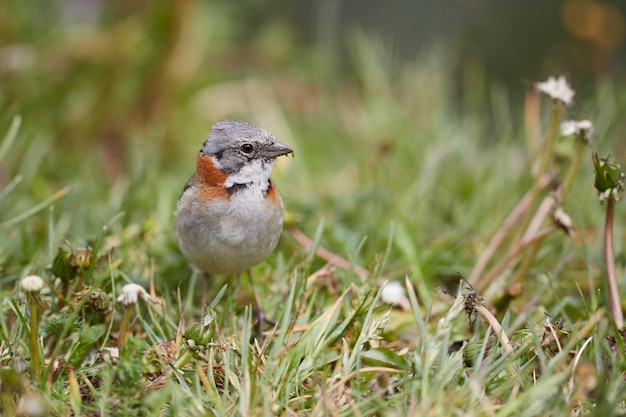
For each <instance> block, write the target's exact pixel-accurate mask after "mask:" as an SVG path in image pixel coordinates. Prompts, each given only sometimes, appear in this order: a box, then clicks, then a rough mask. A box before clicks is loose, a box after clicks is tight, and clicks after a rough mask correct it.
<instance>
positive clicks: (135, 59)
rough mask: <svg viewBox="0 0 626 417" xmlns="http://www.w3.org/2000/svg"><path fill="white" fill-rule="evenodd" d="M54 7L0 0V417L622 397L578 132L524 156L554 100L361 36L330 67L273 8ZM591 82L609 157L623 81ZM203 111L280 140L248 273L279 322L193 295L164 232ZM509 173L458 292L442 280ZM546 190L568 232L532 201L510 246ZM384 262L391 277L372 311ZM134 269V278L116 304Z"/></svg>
mask: <svg viewBox="0 0 626 417" xmlns="http://www.w3.org/2000/svg"><path fill="white" fill-rule="evenodd" d="M57 3H58V2H52V1H50V2H46V1H44V2H42V4H41V7H43V8H44V9H46V10H48V11H50V13H49V15H48V16H43V15H42V13H40V12H38V13H35V14H34V15H33V16H36V17H33V18H32V19H31V18H30V17H31V13H32V12H33V9H32V7H33V6H32V5H30V4H29V2H22V1H17V0H15V1H13V0H11V1H9V8H10V10H11V16H12V19H11V21H10V22H9V23H10V25H9V26H7V28H6V29H5V34H6V35H7V38H6V39H7V42H8V43H9V45H8V46H6V47H3V49H1V50H0V51H1V52H2V56H3V57H7V56H8V57H10V58H11V59H12V61H10V62H13V63H14V64H13V66H12V67H11V66H7V65H4V64H0V72H2V73H0V80H1V81H0V83H2V89H0V90H1V91H2V93H0V129H1V130H2V131H5V132H7V133H6V134H5V135H4V138H3V139H2V142H0V291H1V293H2V297H0V413H1V414H3V415H27V413H25V411H24V410H27V408H25V407H26V405H28V404H31V403H32V404H39V405H41V406H42V408H43V409H45V410H46V411H49V412H50V413H53V414H54V415H70V414H72V413H73V414H74V415H120V416H124V415H145V416H156V415H159V416H160V415H172V416H177V415H193V416H195V415H199V416H232V415H267V416H269V415H312V416H319V415H338V416H343V415H358V414H360V415H389V416H405V415H410V416H421V415H476V416H482V415H498V416H506V415H520V416H524V415H527V416H533V415H566V414H575V413H591V414H594V413H599V414H598V415H620V414H624V405H623V400H624V393H623V388H622V387H623V372H624V371H625V370H626V360H625V359H624V354H623V348H624V342H623V339H622V336H623V335H622V334H621V333H620V332H619V329H617V331H616V329H613V328H612V326H611V325H610V324H611V321H610V317H608V313H607V310H606V309H605V308H604V307H603V306H604V304H605V300H604V298H605V294H604V288H603V286H602V285H601V284H600V282H601V281H600V273H599V272H598V271H599V270H601V269H602V268H601V265H602V257H601V251H602V245H601V239H600V238H599V237H598V236H600V235H601V230H600V229H599V225H600V224H601V221H600V220H599V219H601V218H602V213H603V212H602V210H601V208H600V207H598V204H597V203H596V202H595V197H594V190H593V183H594V180H593V179H594V176H593V165H592V164H591V163H590V161H591V159H590V158H586V157H582V158H580V161H581V165H580V167H578V166H577V165H576V166H575V167H576V168H577V169H569V170H568V168H570V167H571V166H572V165H573V164H571V161H572V160H573V159H574V158H576V157H577V156H580V155H579V154H576V153H577V152H583V153H584V155H587V154H588V153H589V149H587V148H584V147H583V146H582V145H581V146H580V148H576V144H572V143H571V142H567V141H562V142H559V138H558V137H556V136H555V137H553V138H552V140H554V141H555V142H556V143H555V144H554V145H555V151H554V152H551V151H550V152H548V151H545V148H544V147H542V144H543V143H545V140H544V139H545V136H546V132H547V131H551V132H553V133H554V132H556V131H557V130H556V127H555V126H558V124H557V123H558V122H559V121H562V120H563V119H564V118H565V116H568V117H569V116H578V114H572V113H575V112H576V110H571V109H570V110H564V109H563V108H555V107H552V106H553V103H551V102H548V101H547V100H546V101H544V102H540V101H539V100H538V97H537V96H533V95H532V94H533V93H532V92H529V98H527V102H526V103H523V98H522V97H507V92H506V91H504V90H503V89H502V88H501V87H500V86H498V85H491V84H488V83H487V82H486V81H485V77H484V74H482V73H481V72H480V70H479V69H477V68H476V67H472V66H470V67H468V68H467V70H464V71H461V72H462V73H461V74H459V73H458V71H457V72H455V71H454V68H456V67H457V66H456V65H455V64H456V61H455V57H454V56H453V54H452V53H451V52H449V51H443V50H434V51H431V52H428V53H425V54H424V55H422V56H420V57H419V58H418V59H417V60H416V61H415V62H413V63H409V64H403V65H400V64H398V63H397V62H396V61H394V59H393V56H392V54H391V53H390V50H389V48H387V47H385V45H384V44H383V43H382V42H381V41H380V40H379V39H377V38H376V37H373V36H371V35H365V34H364V33H361V32H357V33H355V34H354V35H352V36H351V37H350V38H349V39H348V42H347V48H348V51H349V59H348V62H347V64H348V65H346V70H345V72H344V73H343V74H342V75H341V76H337V77H336V79H335V83H334V84H333V85H328V84H327V79H326V78H320V76H319V75H320V74H325V73H326V71H328V69H329V68H330V64H329V63H327V62H326V63H324V62H317V61H318V60H319V57H323V56H325V54H326V51H318V50H315V48H312V47H304V46H301V45H299V44H297V43H296V40H295V39H294V38H293V37H292V29H291V28H290V27H289V25H288V23H286V22H282V21H268V22H265V23H264V24H263V25H259V27H258V28H256V29H255V30H257V31H258V33H256V32H255V35H257V36H252V37H250V34H249V32H250V31H252V28H250V27H247V26H245V25H244V24H242V23H241V21H239V20H238V19H237V11H238V10H239V9H238V8H237V7H235V6H233V5H231V4H230V3H229V2H196V1H188V2H147V3H145V4H133V5H130V4H128V5H127V4H126V3H124V2H114V3H112V4H110V5H109V4H107V5H106V6H103V7H105V9H104V10H103V11H102V13H101V14H97V18H92V20H89V18H87V17H86V18H85V19H87V20H86V21H84V22H83V23H82V24H77V23H72V21H70V22H64V21H63V19H64V17H63V16H62V15H61V13H60V12H58V9H57V6H56V4H57ZM65 18H67V16H66V17H65ZM6 48H9V49H6ZM7 62H8V61H7ZM15 63H17V64H15ZM29 63H30V64H29ZM18 64H19V65H18ZM15 65H17V66H15ZM459 75H460V76H459ZM338 80H340V81H341V82H338ZM597 91H598V94H597V96H593V97H589V98H588V99H584V102H581V106H580V108H582V109H585V112H586V114H585V115H584V116H585V118H589V119H592V120H594V122H595V123H596V131H597V132H598V139H599V140H598V141H597V145H595V146H596V147H597V148H598V149H601V150H602V152H601V153H603V154H606V153H608V152H611V153H613V154H614V155H615V159H616V160H618V161H619V160H624V156H625V155H624V151H625V149H624V147H623V145H621V143H620V142H619V141H618V140H616V139H613V138H618V137H619V134H620V132H621V131H623V129H624V121H623V120H622V119H621V118H620V117H621V116H620V115H621V114H623V112H624V110H625V109H624V106H625V104H626V100H624V97H626V86H623V85H620V84H619V83H618V82H615V83H599V85H598V86H597ZM459 92H461V97H459V96H458V94H459ZM522 104H525V107H524V106H522ZM522 107H524V108H525V110H524V111H522V110H520V109H521V108H522ZM566 111H569V113H567V114H566V113H565V112H566ZM579 111H581V110H579ZM226 117H230V118H242V119H246V120H250V121H253V122H256V123H258V124H260V125H261V126H263V127H264V128H267V129H268V130H270V131H272V132H273V133H275V134H276V136H277V137H279V139H280V140H281V142H283V143H286V144H289V145H290V146H293V147H294V148H295V149H296V157H295V158H294V159H286V158H285V159H284V160H281V161H279V163H278V165H277V167H276V169H275V172H274V177H273V178H274V179H275V181H276V183H277V184H278V187H279V189H280V191H281V195H282V197H283V200H284V203H285V206H286V208H287V210H288V216H287V218H288V224H287V225H286V227H285V233H284V236H283V238H282V241H281V244H280V246H279V247H278V248H277V250H276V252H275V254H274V255H273V256H272V257H270V259H269V260H268V261H266V262H264V263H262V264H261V265H259V266H257V267H256V268H255V269H254V271H253V274H254V276H255V278H256V282H257V283H258V286H259V288H258V289H259V292H260V294H261V295H262V303H263V306H264V308H265V311H266V313H267V314H268V315H269V316H270V317H271V318H272V319H274V320H276V321H277V326H276V327H275V328H271V326H270V327H268V328H267V330H266V331H265V333H264V334H263V339H262V341H260V338H259V337H255V336H259V335H258V334H256V333H255V332H256V330H257V326H256V325H254V324H253V318H252V313H251V309H250V307H249V306H250V305H251V304H252V303H253V302H252V298H251V296H250V295H249V294H250V291H249V288H247V286H246V281H245V280H239V279H238V278H237V277H215V279H213V280H212V281H210V282H209V283H208V285H207V288H203V283H202V282H201V281H202V279H201V277H200V276H199V275H198V274H197V273H195V272H193V271H192V270H191V269H190V268H189V267H188V265H187V263H186V261H185V260H184V259H183V257H182V255H181V254H180V251H179V250H178V247H177V243H176V238H175V236H174V232H173V226H172V225H173V212H174V210H175V207H176V199H177V197H178V195H179V193H180V191H181V189H182V186H183V185H184V183H185V181H186V180H187V178H188V177H189V175H190V174H191V173H192V172H193V169H194V160H195V154H196V152H197V150H198V148H199V146H200V144H201V143H202V141H203V139H204V137H205V135H206V133H207V131H208V129H209V127H210V125H211V123H212V122H214V121H215V120H217V119H221V118H226ZM554 134H556V133H554ZM540 161H541V166H540V168H541V169H540V171H545V172H548V173H554V178H555V181H554V182H557V181H556V180H561V181H562V180H563V177H565V176H566V173H567V178H568V180H567V181H568V188H569V190H568V191H569V192H568V193H567V198H565V195H564V193H561V194H560V197H562V201H561V200H559V199H558V198H552V196H558V195H559V194H558V193H559V191H558V189H553V190H550V189H546V188H545V187H542V186H539V185H537V184H538V182H537V178H536V175H535V174H536V172H537V165H538V162H540ZM594 161H595V162H596V167H598V166H600V168H601V169H606V168H602V166H604V167H607V166H610V165H608V164H604V165H601V164H600V162H599V161H598V160H597V159H596V160H594ZM544 164H545V165H544ZM570 173H571V177H570ZM574 174H576V175H575V176H574ZM609 176H610V175H609ZM606 177H607V175H605V176H604V177H602V178H606ZM570 179H571V187H570V186H569V181H570ZM596 182H597V181H596ZM529 191H530V192H532V193H533V199H532V204H529V207H530V208H529V209H527V210H526V211H525V212H524V214H525V216H521V217H519V218H518V220H517V221H516V222H512V223H513V225H512V226H511V230H510V232H509V233H508V234H506V236H505V238H504V239H503V240H502V241H501V243H500V244H499V245H498V246H497V247H496V248H495V251H494V254H493V256H492V258H491V259H490V260H489V262H487V264H486V266H485V268H486V269H484V270H483V273H481V274H478V278H477V279H476V280H473V279H472V280H471V285H473V286H475V287H476V288H474V287H471V285H468V283H461V288H460V290H459V291H457V290H456V289H457V287H458V285H459V282H460V281H461V279H460V276H459V274H461V275H463V276H466V277H468V279H469V277H470V276H471V275H470V274H471V272H472V267H473V266H475V265H476V264H477V262H478V259H479V258H480V257H481V255H482V254H484V253H485V250H486V248H488V247H489V242H490V239H491V237H492V236H493V235H494V234H496V233H497V232H498V231H500V230H502V228H504V224H505V219H506V218H507V215H508V214H509V213H510V212H511V210H512V209H513V208H514V207H515V206H516V204H517V203H518V202H519V201H520V200H521V199H522V197H523V196H524V195H525V194H526V193H527V192H529ZM551 191H552V192H553V193H552V194H551V193H550V192H551ZM557 200H558V206H559V208H561V209H563V210H565V211H567V212H568V213H569V214H570V215H571V219H573V224H574V229H575V230H576V236H575V237H574V238H569V237H568V236H566V235H565V234H560V232H559V231H558V228H557V227H555V226H553V222H552V220H551V218H550V214H551V213H552V211H548V212H546V214H545V215H544V217H539V220H540V221H539V222H538V223H540V224H539V226H540V227H538V228H537V229H536V230H534V232H535V233H530V234H529V238H528V239H527V237H528V236H526V233H527V231H528V230H529V229H532V225H533V223H534V222H533V219H535V218H536V217H535V216H539V215H538V214H537V213H538V212H540V211H539V208H540V207H541V206H542V204H548V203H549V202H554V201H557ZM545 201H548V203H545ZM555 204H556V203H555ZM617 210H619V208H618V209H617ZM525 217H526V218H525ZM616 219H617V220H616V228H617V229H616V230H617V231H616V237H618V238H616V242H617V245H618V247H617V248H616V257H617V259H618V261H617V264H618V265H620V262H621V261H623V260H624V259H625V258H626V256H625V255H624V253H623V248H622V247H621V246H619V245H620V243H619V242H622V241H623V240H624V239H623V236H624V233H623V231H622V230H621V223H623V219H624V217H623V214H620V212H619V211H616ZM620 220H621V222H620ZM555 221H556V220H555ZM561 221H562V220H561ZM541 227H543V228H541ZM296 231H297V232H299V233H300V234H298V233H296ZM546 231H547V232H549V233H546V234H545V236H541V239H538V238H537V236H538V235H539V234H540V233H542V232H546ZM302 236H304V237H305V238H306V236H309V237H310V239H309V240H308V241H307V242H303V240H302V239H301V237H302ZM533 239H535V240H533ZM529 241H532V242H531V243H532V244H529V243H528V242H529ZM522 245H527V246H523V248H522V249H520V247H521V246H522ZM316 249H319V250H321V249H323V250H325V251H326V252H324V251H321V253H322V254H323V256H319V254H320V251H319V250H318V251H317V252H316ZM324 254H325V255H324ZM508 258H510V259H511V260H510V262H508V263H505V264H504V265H503V267H502V269H501V271H499V273H493V274H491V276H492V277H493V279H486V278H485V277H489V276H490V275H489V272H490V271H494V270H496V272H498V271H497V267H498V265H499V264H500V262H502V261H503V260H507V259H508ZM622 263H623V262H622ZM28 274H37V275H40V276H41V277H42V278H44V281H45V283H46V285H45V286H44V290H43V291H42V292H41V294H39V301H40V305H39V314H40V317H39V325H38V326H39V328H40V330H41V331H40V333H39V340H38V344H39V346H40V348H41V352H42V358H43V359H44V361H43V362H42V375H41V377H38V376H36V375H34V374H33V372H32V370H31V366H32V362H31V358H30V351H29V344H30V343H31V341H30V340H29V335H30V331H29V329H30V327H29V326H30V324H29V320H28V318H29V317H31V316H30V314H31V312H30V310H29V306H28V305H27V302H26V299H25V297H24V296H23V295H22V294H21V293H20V291H19V290H18V289H17V288H16V283H17V281H19V280H20V279H21V278H23V277H24V276H26V275H28ZM386 280H392V281H396V282H397V283H400V287H401V288H403V289H404V294H403V295H402V296H403V297H404V298H403V299H402V300H401V302H399V303H397V305H396V306H395V308H391V306H390V304H389V302H388V301H389V300H388V299H387V297H388V295H386V294H385V293H384V291H383V289H382V287H383V282H384V281H386ZM131 282H132V283H138V284H141V285H142V286H143V287H144V288H146V289H148V288H150V290H149V291H148V294H149V297H145V298H143V299H141V300H140V301H139V303H138V304H137V305H132V306H124V305H122V304H121V303H120V302H118V301H116V300H117V299H118V296H119V295H120V291H121V289H122V287H123V285H124V284H127V283H131ZM437 287H442V288H443V289H444V290H445V291H444V292H438V291H436V289H437ZM444 293H445V294H444ZM457 293H458V294H460V296H459V297H457V298H454V297H455V296H456V295H457ZM622 293H623V292H622ZM446 294H447V295H446ZM450 294H453V296H450ZM482 304H484V306H483V305H482ZM480 307H488V308H485V310H487V311H489V310H492V311H491V314H493V315H494V318H496V319H500V325H501V329H500V330H501V331H495V330H493V328H492V327H491V322H489V324H487V321H486V320H487V319H486V318H485V316H482V315H479V311H478V310H479V309H480ZM477 308H478V309H477ZM546 313H547V314H549V315H550V316H552V317H554V318H555V320H553V321H552V322H550V321H549V320H546V318H545V315H544V314H546ZM481 314H485V313H481ZM126 319H127V320H126ZM468 323H469V325H468ZM556 323H559V325H558V326H557V325H556ZM122 326H124V329H122ZM505 334H506V335H509V336H511V344H510V346H508V348H507V347H505V346H503V345H502V343H503V342H502V340H503V338H502V336H503V335H505ZM120 335H124V337H125V336H126V335H128V336H127V337H125V338H122V340H123V343H120ZM607 337H608V339H607ZM557 341H558V342H557ZM118 348H119V349H118ZM509 349H510V351H509ZM27 402H28V404H26V403H27Z"/></svg>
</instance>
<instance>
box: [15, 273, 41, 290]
mask: <svg viewBox="0 0 626 417" xmlns="http://www.w3.org/2000/svg"><path fill="white" fill-rule="evenodd" d="M20 288H21V289H22V291H24V292H40V291H41V289H42V288H43V279H42V278H41V277H39V276H37V275H29V276H27V277H24V278H22V279H21V280H20Z"/></svg>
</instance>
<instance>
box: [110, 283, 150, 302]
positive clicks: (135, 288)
mask: <svg viewBox="0 0 626 417" xmlns="http://www.w3.org/2000/svg"><path fill="white" fill-rule="evenodd" d="M139 297H141V298H143V299H144V300H147V301H150V294H148V292H147V291H146V290H145V289H144V288H143V287H142V286H141V285H138V284H126V285H124V286H123V287H122V293H121V294H120V295H119V297H117V302H118V303H121V304H123V305H125V306H129V305H131V304H137V301H139Z"/></svg>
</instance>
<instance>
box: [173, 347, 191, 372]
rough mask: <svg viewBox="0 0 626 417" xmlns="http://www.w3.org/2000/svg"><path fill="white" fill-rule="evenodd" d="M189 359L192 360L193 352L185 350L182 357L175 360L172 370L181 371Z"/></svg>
mask: <svg viewBox="0 0 626 417" xmlns="http://www.w3.org/2000/svg"><path fill="white" fill-rule="evenodd" d="M191 358H193V352H192V351H191V349H188V348H185V351H184V352H183V354H182V356H181V357H180V358H178V359H177V360H176V363H175V364H174V368H176V369H182V368H183V367H184V366H185V365H187V363H189V361H190V360H191Z"/></svg>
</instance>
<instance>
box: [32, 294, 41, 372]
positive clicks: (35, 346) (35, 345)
mask: <svg viewBox="0 0 626 417" xmlns="http://www.w3.org/2000/svg"><path fill="white" fill-rule="evenodd" d="M29 298H30V303H29V307H30V362H31V369H32V371H33V377H34V378H39V376H40V375H41V364H40V362H39V320H38V309H39V305H38V303H37V300H36V299H35V297H33V296H30V297H29ZM34 378H33V379H34Z"/></svg>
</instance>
